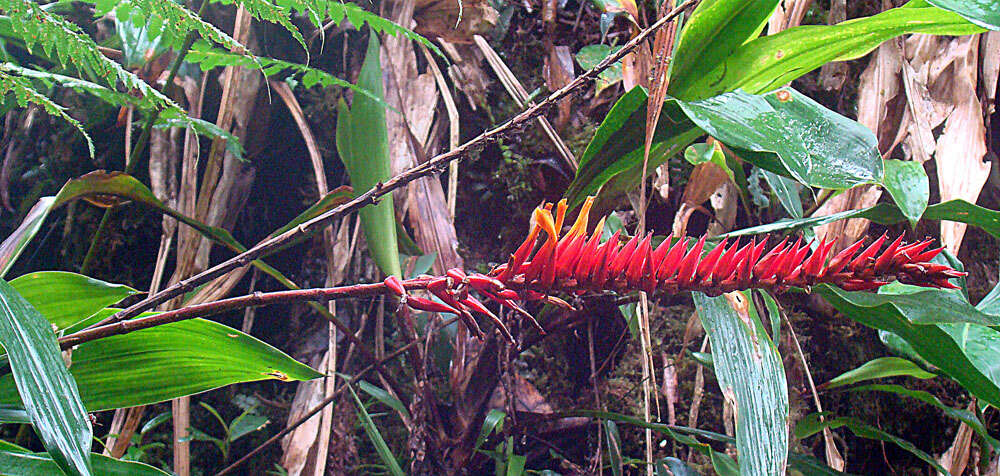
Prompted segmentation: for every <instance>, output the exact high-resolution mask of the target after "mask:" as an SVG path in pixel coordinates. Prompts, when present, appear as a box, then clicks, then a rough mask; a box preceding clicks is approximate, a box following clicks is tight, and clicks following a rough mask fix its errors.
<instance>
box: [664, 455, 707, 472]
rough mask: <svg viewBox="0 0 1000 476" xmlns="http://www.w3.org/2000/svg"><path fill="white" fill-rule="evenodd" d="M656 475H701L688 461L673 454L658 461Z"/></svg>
mask: <svg viewBox="0 0 1000 476" xmlns="http://www.w3.org/2000/svg"><path fill="white" fill-rule="evenodd" d="M654 469H655V470H656V476H699V473H698V472H697V471H695V470H694V468H692V467H690V466H688V465H687V463H685V462H683V461H681V460H679V459H677V458H674V457H673V456H671V457H668V458H663V459H661V460H659V461H657V462H656V464H655V468H654Z"/></svg>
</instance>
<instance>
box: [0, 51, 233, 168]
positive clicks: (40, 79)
mask: <svg viewBox="0 0 1000 476" xmlns="http://www.w3.org/2000/svg"><path fill="white" fill-rule="evenodd" d="M232 56H233V57H236V58H241V57H240V56H238V55H232ZM0 75H4V76H3V78H4V79H5V80H6V81H13V82H14V84H15V85H18V86H20V87H22V88H28V89H29V90H28V91H21V92H20V93H19V92H18V91H19V90H14V92H15V95H17V94H20V95H22V96H24V97H25V98H26V99H29V100H30V99H32V98H35V96H36V95H37V96H41V98H38V100H37V101H35V100H31V101H30V102H34V103H36V104H39V105H40V106H43V107H45V108H46V111H49V113H50V114H52V115H58V116H59V117H61V118H63V119H65V120H67V121H69V122H70V123H71V124H73V125H74V126H76V127H77V128H78V129H80V132H82V133H83V134H84V136H86V132H85V131H84V130H83V129H82V126H80V125H79V123H78V122H76V120H75V119H73V118H72V117H69V116H68V115H66V113H65V109H64V108H62V107H61V106H59V105H58V104H55V103H53V102H52V101H51V100H50V99H48V98H47V97H45V96H44V95H41V93H38V92H37V89H36V86H44V87H50V86H59V87H63V88H69V89H72V90H74V91H76V92H78V93H82V94H89V95H91V96H94V97H96V98H98V99H100V100H102V101H104V102H106V103H108V104H110V105H112V106H118V107H121V106H135V107H136V108H137V109H139V110H140V111H142V112H144V113H145V114H150V113H151V112H152V111H153V110H155V107H156V104H154V103H153V102H151V101H150V100H149V99H148V98H144V97H135V96H132V95H131V94H127V93H122V92H118V91H115V90H113V89H108V88H106V87H104V86H101V85H100V84H96V83H92V82H90V81H86V80H83V79H79V78H73V77H70V76H64V75H61V74H55V73H49V72H46V71H38V70H34V69H28V68H23V67H20V66H17V65H14V64H10V63H4V64H0ZM0 87H2V88H3V89H2V90H3V91H6V90H7V83H6V82H4V83H3V84H0ZM32 93H33V94H32ZM4 94H6V92H5V93H4ZM46 101H47V102H46ZM18 102H19V103H20V105H21V106H24V105H25V102H23V101H21V100H18ZM51 108H55V109H51ZM154 126H155V127H157V128H167V127H183V128H189V129H191V130H192V131H194V132H195V133H196V134H198V135H200V136H204V137H208V138H210V139H216V138H218V139H225V140H226V150H228V151H229V152H230V153H231V154H233V156H235V157H236V158H237V159H240V160H243V157H244V151H243V146H242V145H241V144H240V140H239V139H238V138H236V136H234V135H233V134H232V133H230V132H229V131H225V130H223V129H220V128H219V127H218V126H216V125H215V124H212V123H210V122H207V121H204V120H201V119H195V118H193V117H190V116H188V115H187V114H186V113H185V112H184V111H183V110H181V109H180V108H179V107H172V108H169V109H166V110H162V111H161V112H160V115H159V117H158V118H157V121H156V123H155V124H154ZM87 140H88V142H89V141H90V138H89V137H87ZM91 149H93V145H91ZM91 155H93V150H91Z"/></svg>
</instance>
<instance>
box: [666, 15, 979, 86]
mask: <svg viewBox="0 0 1000 476" xmlns="http://www.w3.org/2000/svg"><path fill="white" fill-rule="evenodd" d="M982 31H983V29H982V28H980V27H978V26H976V25H973V24H972V23H969V22H968V21H966V20H965V19H964V18H962V17H960V16H959V15H957V14H955V13H952V12H947V11H944V10H941V9H939V8H935V7H930V6H926V4H924V6H904V7H900V8H893V9H890V10H886V11H884V12H882V13H879V14H878V15H873V16H870V17H864V18H858V19H854V20H849V21H845V22H842V23H838V24H836V25H804V26H798V27H795V28H790V29H788V30H785V31H782V32H780V33H777V34H774V35H768V36H764V37H761V38H757V39H755V40H751V41H748V42H747V43H745V44H743V46H741V47H740V48H739V49H737V50H736V51H735V52H734V53H733V54H732V55H730V56H729V57H728V58H726V60H725V61H723V62H722V63H721V64H720V65H718V66H716V67H715V68H714V69H713V70H712V71H709V72H707V73H705V74H704V75H703V76H701V77H700V78H699V79H700V80H699V81H692V82H689V83H687V84H682V85H680V86H678V87H677V88H676V89H673V90H672V92H671V95H672V96H674V97H680V98H688V99H704V98H710V97H712V96H715V95H717V94H722V93H725V92H728V91H735V90H736V89H743V90H744V91H747V92H749V93H762V92H766V91H770V90H773V89H776V88H779V87H781V86H782V85H784V84H787V83H789V82H791V81H792V80H794V79H796V78H798V77H800V76H802V75H804V74H806V73H808V72H810V71H812V70H814V69H816V68H819V67H820V66H822V65H824V64H826V63H829V62H831V61H843V60H849V59H854V58H859V57H861V56H864V55H865V54H867V53H868V52H869V51H871V50H873V49H875V47H877V46H878V45H880V44H881V43H882V42H883V41H886V40H888V39H891V38H895V37H897V36H900V35H903V34H907V33H926V34H932V35H970V34H973V33H980V32H982Z"/></svg>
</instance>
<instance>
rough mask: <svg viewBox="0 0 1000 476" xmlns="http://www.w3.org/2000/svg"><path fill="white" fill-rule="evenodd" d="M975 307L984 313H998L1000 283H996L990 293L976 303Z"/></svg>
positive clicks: (999, 313) (999, 311) (999, 306)
mask: <svg viewBox="0 0 1000 476" xmlns="http://www.w3.org/2000/svg"><path fill="white" fill-rule="evenodd" d="M976 309H979V310H980V311H981V312H984V313H986V314H993V315H1000V283H997V285H996V286H994V287H993V289H992V290H991V291H990V293H989V294H987V295H986V297H984V298H983V300H982V301H979V304H976Z"/></svg>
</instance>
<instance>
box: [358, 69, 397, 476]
mask: <svg viewBox="0 0 1000 476" xmlns="http://www.w3.org/2000/svg"><path fill="white" fill-rule="evenodd" d="M376 54H377V53H376ZM347 389H348V390H350V391H351V396H352V397H354V403H355V404H357V406H358V419H359V420H361V426H362V427H363V428H364V429H365V434H367V435H368V439H370V440H371V442H372V444H373V445H375V451H376V452H377V453H378V456H379V458H381V459H382V463H384V464H385V465H386V467H387V468H388V470H389V472H390V473H391V474H392V475H393V476H404V474H403V469H402V468H401V467H400V466H399V462H398V461H396V457H395V456H393V454H392V451H391V450H389V445H387V444H385V439H384V438H382V433H381V432H379V430H378V427H377V426H375V422H374V421H372V417H371V415H369V414H368V410H365V404H364V403H361V399H360V398H358V394H357V392H355V391H354V387H353V386H351V385H348V386H347Z"/></svg>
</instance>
